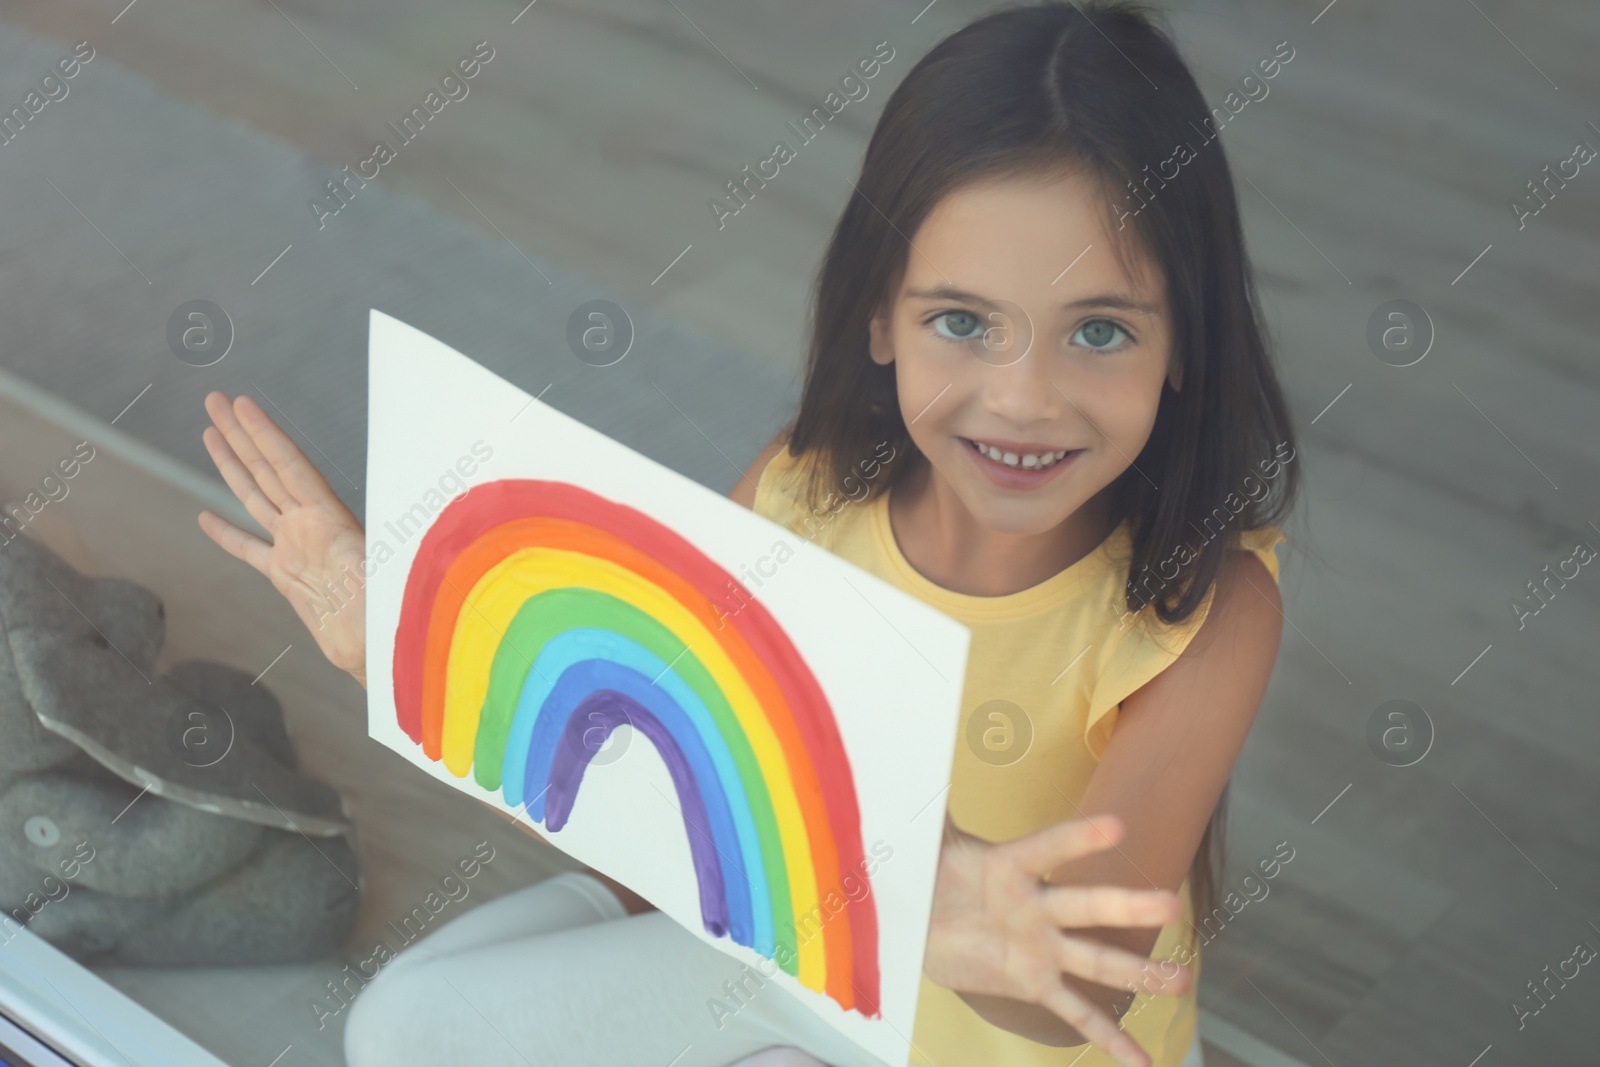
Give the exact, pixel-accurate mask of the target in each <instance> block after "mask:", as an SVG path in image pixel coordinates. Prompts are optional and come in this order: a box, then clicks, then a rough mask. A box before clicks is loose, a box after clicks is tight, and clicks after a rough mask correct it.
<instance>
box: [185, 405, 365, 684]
mask: <svg viewBox="0 0 1600 1067" xmlns="http://www.w3.org/2000/svg"><path fill="white" fill-rule="evenodd" d="M206 413H207V414H208V415H210V416H211V421H212V423H213V425H211V426H208V427H206V430H205V433H204V434H203V435H202V438H203V440H204V441H205V445H206V451H207V452H209V453H210V454H211V460H212V462H214V463H215V464H216V465H217V471H218V472H219V473H221V475H222V478H223V480H224V481H225V482H227V483H228V488H229V489H232V490H233V495H234V496H236V497H238V498H239V502H240V503H241V504H243V505H244V507H245V510H246V511H248V512H249V513H250V515H251V517H252V518H254V519H255V520H256V521H257V522H259V523H260V524H261V525H262V526H263V527H265V528H266V530H267V532H268V533H269V534H271V535H272V540H271V541H270V542H268V541H263V540H262V539H261V538H259V537H257V536H255V535H254V534H252V533H249V532H247V531H245V530H241V529H240V528H239V527H237V526H235V525H234V524H233V523H231V522H229V521H227V520H226V519H224V518H222V517H221V516H220V515H217V514H216V513H215V512H211V511H202V512H201V513H200V528H201V529H202V530H204V531H205V532H206V536H208V537H210V538H211V539H212V540H213V541H215V542H216V543H217V544H219V545H221V546H222V547H223V549H225V550H226V551H227V552H228V553H229V554H231V555H233V556H236V557H238V558H239V559H242V560H244V561H245V562H246V563H248V564H250V566H252V567H254V568H255V569H256V570H258V571H260V572H261V573H262V574H264V575H266V576H267V577H268V578H270V579H271V580H272V584H273V585H274V586H276V587H277V589H278V592H280V593H282V594H283V595H284V598H285V599H286V600H288V601H289V604H290V606H292V607H293V608H294V610H295V614H297V615H299V616H300V620H301V621H302V622H304V623H305V624H306V628H307V629H308V630H310V631H311V636H312V637H313V638H314V639H315V640H316V642H317V646H318V647H319V648H321V649H322V653H323V655H325V656H327V657H328V660H329V662H331V663H332V664H333V665H334V666H335V667H338V668H339V669H341V670H344V671H348V672H349V673H350V675H351V676H352V677H354V678H355V679H356V681H358V682H360V683H361V684H362V685H363V686H365V685H366V684H367V628H366V614H367V611H366V608H367V596H366V578H365V573H364V571H363V569H362V564H363V562H364V560H365V558H366V533H365V531H363V530H362V528H361V523H360V522H358V521H357V520H356V517H355V514H354V513H353V512H352V511H351V510H350V509H349V508H347V507H345V506H344V502H343V501H341V500H340V499H339V498H338V496H336V495H335V494H334V492H333V489H332V488H330V487H329V485H328V482H327V479H325V478H323V476H322V475H321V473H320V472H318V470H317V468H316V467H314V466H312V464H311V461H310V460H308V459H307V458H306V456H305V453H304V452H301V451H300V449H299V447H298V446H296V445H295V443H294V441H293V440H292V439H290V437H289V436H288V435H287V434H285V433H284V432H283V431H282V430H280V429H279V428H278V426H277V424H276V423H274V422H273V421H272V419H271V418H269V417H268V416H267V413H266V412H264V411H262V410H261V408H260V406H259V405H257V404H256V402H255V401H254V400H251V399H250V398H249V397H248V396H243V395H241V396H239V397H238V398H237V399H235V400H233V401H231V402H230V401H229V400H228V397H227V396H226V395H225V394H223V393H212V394H210V395H209V396H207V397H206Z"/></svg>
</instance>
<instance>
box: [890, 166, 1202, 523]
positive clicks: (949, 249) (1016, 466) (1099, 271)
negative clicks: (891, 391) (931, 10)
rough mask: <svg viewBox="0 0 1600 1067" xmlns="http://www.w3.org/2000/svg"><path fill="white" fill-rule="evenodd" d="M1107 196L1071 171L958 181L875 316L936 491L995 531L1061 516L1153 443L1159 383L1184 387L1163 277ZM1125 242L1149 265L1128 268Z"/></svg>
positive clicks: (1131, 254)
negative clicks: (1134, 271) (1116, 249)
mask: <svg viewBox="0 0 1600 1067" xmlns="http://www.w3.org/2000/svg"><path fill="white" fill-rule="evenodd" d="M1101 203H1102V201H1100V200H1098V199H1097V194H1096V192H1095V190H1094V188H1093V186H1092V185H1090V184H1089V182H1087V181H1086V180H1084V179H1083V178H1080V177H1078V176H1076V175H1071V174H1066V175H1063V176H1061V177H1056V178H1050V179H1046V178H1034V179H1024V178H1006V179H991V180H987V181H982V182H975V183H972V184H970V185H968V186H964V187H962V188H960V189H958V190H956V191H955V192H953V193H951V194H949V195H948V196H946V197H945V198H944V199H943V200H942V201H940V202H939V204H937V205H936V206H935V208H934V210H933V211H932V212H930V213H929V215H928V217H927V219H926V220H925V221H924V222H923V224H922V226H921V228H920V229H918V230H917V232H916V234H915V235H914V236H913V237H912V238H911V248H910V249H909V250H908V252H907V263H906V270H905V277H904V279H903V280H902V281H901V283H900V287H899V290H898V291H897V292H896V293H894V294H893V296H892V298H891V301H890V304H889V307H888V308H886V309H883V310H880V312H879V313H878V315H877V316H876V317H874V319H873V320H872V324H871V353H872V358H873V360H874V361H875V362H877V363H881V364H889V363H893V364H895V368H896V369H895V382H896V388H897V391H898V393H899V399H900V411H901V414H902V416H903V417H904V419H905V422H906V425H907V426H908V428H909V429H910V432H911V439H912V440H913V441H915V442H916V445H917V447H918V448H919V449H920V450H921V451H922V454H923V455H924V456H926V457H927V459H928V462H929V464H930V465H931V467H932V474H933V479H934V482H935V483H936V488H942V489H944V490H946V494H945V495H948V494H949V493H953V494H954V496H955V497H956V498H957V499H958V500H959V501H960V502H961V503H962V504H963V505H964V506H965V507H966V510H967V511H968V512H969V513H970V514H971V515H972V517H973V518H974V519H976V520H977V521H978V523H979V524H980V525H982V526H984V527H986V528H989V529H991V530H994V531H996V532H999V533H1005V534H1011V535H1017V536H1027V535H1032V534H1040V533H1044V532H1047V531H1049V530H1052V529H1054V528H1056V527H1057V526H1059V525H1060V524H1061V523H1062V522H1064V521H1065V520H1066V519H1067V518H1068V517H1069V516H1071V515H1072V514H1073V513H1074V512H1076V511H1077V510H1078V509H1079V508H1081V507H1082V506H1083V505H1084V504H1085V503H1086V502H1087V501H1089V500H1090V498H1092V497H1093V496H1094V495H1095V494H1096V493H1098V492H1099V491H1100V490H1102V489H1104V488H1105V487H1106V486H1107V485H1109V484H1110V483H1111V482H1112V480H1113V479H1115V478H1116V477H1117V476H1118V475H1119V474H1121V473H1122V472H1123V471H1124V470H1126V469H1127V468H1128V467H1129V466H1131V465H1132V463H1133V462H1134V460H1135V458H1136V457H1137V456H1138V455H1139V452H1140V450H1141V449H1142V448H1144V444H1145V441H1147V440H1148V439H1149V437H1150V431H1151V429H1152V428H1153V427H1154V426H1155V419H1156V407H1157V404H1158V402H1159V401H1160V398H1161V387H1162V383H1163V381H1170V382H1171V384H1172V386H1173V388H1174V389H1176V388H1178V387H1179V386H1180V385H1181V379H1180V376H1179V374H1178V369H1177V366H1176V360H1175V359H1174V358H1173V355H1172V344H1171V328H1170V322H1169V315H1168V311H1167V301H1166V288H1165V282H1164V280H1163V279H1162V278H1161V277H1160V271H1158V270H1155V269H1152V267H1151V266H1149V265H1145V264H1143V260H1142V259H1141V253H1140V251H1139V250H1138V249H1137V248H1134V247H1132V246H1131V241H1132V231H1131V230H1127V229H1124V230H1122V231H1120V232H1119V231H1117V230H1116V229H1115V227H1114V226H1112V227H1111V228H1109V229H1108V227H1107V224H1106V222H1105V219H1104V216H1103V211H1102V208H1101ZM1118 240H1126V241H1130V247H1129V249H1128V258H1129V259H1130V261H1132V262H1135V263H1139V264H1141V265H1143V266H1144V269H1143V271H1142V276H1141V277H1137V278H1132V277H1129V276H1128V275H1127V274H1126V273H1124V271H1123V270H1122V268H1121V267H1120V266H1119V264H1118V262H1117V257H1116V256H1115V255H1114V254H1113V251H1112V242H1114V241H1118ZM1063 453H1065V455H1063ZM997 457H998V458H997Z"/></svg>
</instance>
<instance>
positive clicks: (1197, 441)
mask: <svg viewBox="0 0 1600 1067" xmlns="http://www.w3.org/2000/svg"><path fill="white" fill-rule="evenodd" d="M1208 133H1209V136H1210V138H1211V139H1207V135H1208ZM1217 136H1218V134H1217V131H1216V129H1215V126H1214V124H1213V119H1212V114H1211V110H1210V109H1209V107H1208V106H1207V104H1206V102H1205V100H1204V98H1203V97H1202V96H1201V94H1200V90H1199V88H1198V87H1197V86H1196V85H1195V81H1194V78H1193V76H1192V75H1191V74H1190V72H1189V69H1188V67H1187V66H1186V65H1185V64H1184V61H1183V59H1182V58H1181V57H1180V56H1179V54H1178V50H1177V48H1176V46H1175V45H1174V44H1173V42H1172V40H1171V38H1170V36H1169V34H1168V33H1167V31H1166V30H1165V29H1164V28H1160V27H1158V26H1157V25H1156V24H1155V16H1154V15H1153V14H1152V13H1151V12H1150V10H1149V9H1148V8H1146V6H1145V5H1143V4H1142V3H1138V2H1134V0H1099V2H1095V0H1086V2H1082V3H1071V2H1068V3H1057V2H1047V3H1039V4H1032V5H1028V6H1018V7H1012V8H1007V9H1004V10H1001V11H998V12H995V13H993V14H990V15H987V16H985V17H983V18H980V19H978V20H977V21H975V22H973V23H971V24H970V25H967V26H965V27H964V28H962V29H960V30H958V31H957V32H955V33H953V34H951V35H950V36H949V37H946V38H945V39H944V40H942V41H940V42H939V43H938V44H937V45H935V46H934V48H933V50H932V51H930V52H929V53H928V54H927V55H926V56H924V57H923V58H922V59H921V60H920V61H919V62H918V63H917V64H916V65H915V66H914V67H913V68H912V69H911V71H910V72H909V73H907V75H906V76H905V79H904V80H903V81H902V82H901V83H900V84H899V85H898V86H897V87H896V88H895V90H894V92H893V94H891V95H890V97H889V99H888V100H887V101H886V102H885V104H884V109H883V114H882V115H881V116H880V117H879V119H878V123H877V126H876V128H875V129H874V130H873V133H872V140H871V142H870V143H869V144H868V146H867V153H866V158H865V160H864V161H863V163H862V167H861V175H860V178H859V180H858V181H857V182H856V183H855V191H854V193H853V195H851V197H850V199H849V202H848V203H847V204H846V206H845V209H844V213H843V215H842V216H841V217H840V219H839V222H838V225H837V226H836V227H835V229H834V232H833V237H832V240H831V241H830V243H829V245H828V249H827V252H826V254H825V255H824V257H823V261H822V264H821V267H820V269H819V271H818V274H817V277H816V279H815V282H814V286H813V290H812V294H811V295H812V322H811V343H810V350H809V353H808V357H807V366H806V377H805V385H804V388H803V391H802V395H801V402H800V410H799V414H798V417H797V418H796V420H795V423H794V425H793V428H792V431H791V434H790V438H789V445H788V447H789V451H790V453H791V454H792V455H794V456H796V457H804V456H808V455H809V456H810V457H812V460H813V462H812V463H811V464H810V469H811V481H810V485H809V490H810V492H811V494H812V497H813V499H819V498H820V496H821V494H822V493H823V492H825V491H826V490H827V489H829V488H830V487H832V486H836V485H840V484H848V483H847V482H846V479H847V478H849V477H850V476H851V475H852V474H853V473H854V465H855V464H856V463H857V462H858V461H860V460H862V459H863V458H864V457H867V456H870V455H872V454H873V452H874V449H875V447H876V446H877V445H878V443H879V442H882V441H888V442H890V443H891V444H892V445H893V446H894V449H895V452H894V455H895V459H894V460H893V461H892V462H891V463H890V464H889V465H888V467H887V468H886V473H885V475H884V476H883V477H879V478H876V479H874V480H873V481H872V482H870V483H869V489H868V496H869V497H870V496H876V495H877V494H879V493H882V492H887V491H888V490H889V489H890V488H892V487H893V486H894V485H895V484H897V483H898V482H900V481H901V480H902V479H903V477H904V476H905V475H906V474H907V473H908V472H910V471H911V470H912V464H911V463H910V462H908V457H910V456H911V455H913V454H914V453H915V445H914V444H913V443H912V441H911V438H910V436H909V434H908V432H907V429H906V425H905V421H904V419H903V418H902V416H901V413H900V410H899V404H898V402H897V399H896V393H895V379H894V375H895V369H894V365H893V364H890V365H888V366H882V365H879V364H877V363H874V362H873V361H872V359H871V358H870V356H869V355H868V323H869V321H870V319H871V317H872V314H873V312H874V311H875V310H876V309H878V308H879V307H883V306H887V304H888V302H889V301H890V300H891V299H892V297H893V295H894V293H895V292H896V291H897V289H898V286H899V283H900V280H901V278H902V277H903V271H904V269H905V265H906V260H907V255H908V249H909V241H910V239H911V238H912V237H913V236H914V235H915V234H916V232H917V230H918V228H919V226H920V225H921V224H922V222H923V220H924V219H926V218H927V216H928V214H929V212H930V211H931V210H932V209H933V208H934V206H935V205H936V204H937V203H938V202H939V201H940V200H941V199H942V198H943V197H945V196H947V195H949V194H950V193H951V192H953V191H954V190H956V189H958V188H960V187H962V186H964V185H966V184H968V183H970V182H974V181H977V180H980V179H992V178H998V177H1006V176H1014V177H1023V176H1030V175H1038V174H1051V173H1059V172H1061V171H1063V170H1071V171H1073V172H1076V173H1078V174H1082V175H1086V176H1088V177H1089V178H1090V179H1091V180H1092V181H1093V182H1094V184H1095V187H1096V188H1097V189H1099V190H1100V191H1101V192H1102V193H1103V194H1104V198H1105V205H1104V206H1105V209H1106V211H1107V212H1108V217H1109V220H1110V222H1111V223H1114V224H1115V226H1113V229H1114V230H1115V229H1117V228H1121V227H1126V228H1127V229H1128V230H1129V231H1130V236H1131V238H1132V239H1131V241H1129V242H1119V243H1118V255H1119V257H1121V258H1122V259H1123V262H1124V265H1125V266H1132V267H1133V268H1135V269H1136V268H1137V267H1138V263H1132V264H1130V263H1129V260H1128V257H1127V255H1126V252H1125V250H1124V249H1122V248H1121V245H1123V244H1127V245H1131V246H1134V247H1137V248H1138V249H1139V250H1140V251H1141V252H1143V253H1144V256H1145V258H1146V261H1148V262H1152V263H1154V264H1156V265H1157V266H1158V267H1159V269H1160V270H1161V271H1162V273H1163V275H1164V277H1165V280H1166V284H1167V300H1168V309H1169V312H1170V315H1171V323H1172V343H1173V346H1174V349H1175V352H1176V355H1177V358H1178V359H1179V361H1180V363H1181V366H1182V375H1183V377H1182V381H1181V385H1182V388H1181V390H1179V391H1176V392H1174V391H1173V389H1172V388H1171V386H1170V385H1168V384H1163V386H1162V393H1161V399H1160V403H1159V406H1158V408H1157V414H1156V422H1155V427H1154V429H1153V430H1152V432H1151V435H1150V440H1149V441H1148V442H1147V443H1146V445H1145V447H1144V449H1143V451H1141V452H1140V453H1139V455H1138V456H1137V457H1136V458H1135V459H1134V461H1133V462H1134V464H1135V465H1136V466H1137V470H1135V469H1134V467H1130V468H1129V469H1128V470H1126V471H1124V472H1123V474H1122V475H1120V476H1119V477H1118V478H1117V479H1116V480H1115V481H1113V482H1112V483H1111V485H1110V486H1108V487H1107V488H1106V490H1105V492H1106V499H1107V502H1108V503H1109V504H1110V507H1111V519H1112V522H1113V524H1117V523H1121V522H1123V521H1124V520H1125V521H1126V522H1127V523H1128V527H1129V531H1130V533H1131V535H1132V556H1131V558H1130V559H1129V560H1128V561H1127V564H1128V571H1127V573H1128V576H1129V577H1128V581H1127V585H1126V588H1125V596H1126V600H1127V604H1128V609H1129V611H1132V612H1136V613H1137V616H1136V617H1138V618H1140V619H1141V621H1143V620H1146V619H1147V618H1148V616H1149V615H1150V614H1151V612H1146V611H1144V610H1142V609H1144V608H1145V607H1147V606H1149V607H1150V608H1151V609H1152V611H1153V613H1154V615H1155V616H1156V617H1157V618H1159V620H1160V621H1161V622H1163V623H1169V624H1170V623H1176V622H1180V621H1182V620H1184V619H1187V618H1188V617H1189V616H1190V615H1191V614H1192V613H1193V612H1194V611H1195V609H1196V608H1197V607H1199V606H1200V604H1201V603H1202V601H1203V600H1204V598H1205V596H1206V595H1207V593H1208V592H1209V591H1210V589H1211V588H1212V586H1213V585H1214V584H1215V582H1216V579H1217V575H1218V572H1219V571H1220V569H1221V566H1222V564H1223V561H1224V558H1225V556H1226V553H1227V550H1228V549H1230V548H1236V547H1238V546H1239V535H1240V534H1241V533H1242V532H1243V531H1245V530H1254V529H1259V528H1261V527H1263V526H1267V525H1270V524H1274V523H1276V522H1278V521H1279V520H1280V519H1281V518H1282V517H1283V516H1285V515H1287V514H1288V512H1289V510H1290V508H1291V506H1292V503H1293V500H1294V498H1295V495H1296V492H1297V490H1298V487H1299V484H1300V477H1299V466H1298V465H1295V464H1293V463H1290V462H1287V461H1285V462H1284V464H1283V465H1282V466H1281V470H1280V471H1279V473H1281V475H1282V476H1281V477H1276V476H1275V475H1273V476H1267V477H1266V479H1265V481H1266V483H1267V492H1266V493H1264V494H1262V495H1261V496H1260V497H1259V498H1257V497H1256V495H1255V493H1254V492H1253V491H1252V492H1251V493H1250V494H1249V496H1250V499H1248V500H1243V497H1241V492H1242V491H1243V490H1242V488H1241V487H1243V486H1244V485H1245V479H1246V478H1247V477H1256V480H1257V482H1258V483H1259V482H1261V481H1262V479H1261V478H1259V477H1257V469H1256V464H1258V463H1260V464H1262V465H1263V468H1265V465H1266V464H1267V463H1268V462H1269V461H1270V458H1271V457H1272V456H1273V455H1274V454H1275V453H1276V454H1277V456H1278V458H1279V459H1280V460H1282V459H1283V454H1282V452H1281V450H1282V449H1285V448H1287V449H1288V450H1289V451H1288V456H1289V458H1290V459H1291V460H1292V458H1293V455H1294V451H1293V450H1294V432H1293V429H1292V427H1291V425H1290V420H1289V412H1288V408H1287V405H1286V404H1285V401H1284V397H1283V392H1282V390H1281V388H1280V386H1279V383H1278V378H1277V373H1276V371H1275V370H1274V368H1273V364H1272V360H1271V357H1270V355H1269V350H1268V343H1267V338H1266V332H1265V328H1264V326H1263V324H1262V322H1261V321H1260V319H1259V317H1258V304H1257V300H1256V296H1255V283H1254V279H1253V277H1252V273H1251V269H1250V264H1249V261H1248V259H1247V258H1246V255H1245V247H1244V235H1243V232H1242V229H1241V226H1240V222H1239V207H1238V203H1237V200H1236V199H1235V195H1234V186H1233V178H1232V175H1231V172H1230V170H1229V167H1228V161H1227V156H1226V153H1225V152H1224V151H1223V147H1222V144H1221V142H1220V141H1219V140H1216V137H1217ZM1179 145H1184V146H1186V147H1187V149H1188V153H1189V156H1190V157H1191V158H1186V159H1185V160H1184V162H1183V163H1182V164H1181V166H1179V168H1178V171H1177V173H1176V174H1171V173H1163V172H1165V171H1167V170H1168V167H1167V166H1166V164H1170V163H1172V162H1174V156H1175V153H1176V150H1177V146H1179ZM1136 186H1137V189H1136V188H1135V187H1136ZM1156 486H1159V489H1158V488H1156ZM1230 499H1234V500H1243V504H1244V506H1243V507H1242V508H1235V509H1227V510H1222V511H1221V512H1220V514H1221V515H1223V516H1226V517H1229V518H1236V519H1237V521H1235V522H1224V523H1222V524H1221V528H1220V530H1219V531H1218V532H1217V533H1212V532H1211V531H1212V526H1208V525H1207V520H1208V519H1213V517H1214V516H1216V515H1218V514H1219V509H1222V508H1223V506H1224V503H1225V501H1227V500H1230ZM1213 525H1215V522H1213ZM1202 527H1204V528H1205V531H1206V533H1205V534H1204V535H1202V536H1199V537H1197V536H1195V535H1197V534H1201V531H1202ZM1213 538H1214V539H1213ZM1197 542H1198V544H1197ZM1180 544H1187V545H1190V546H1191V551H1192V552H1193V559H1191V560H1189V561H1188V562H1187V563H1186V564H1185V565H1184V566H1182V567H1181V568H1180V569H1179V572H1178V573H1177V574H1165V575H1164V577H1165V578H1168V579H1173V581H1171V582H1170V584H1169V582H1167V581H1164V580H1162V578H1161V577H1158V578H1157V579H1156V583H1155V584H1156V588H1155V589H1154V590H1151V588H1150V577H1149V572H1152V571H1154V572H1157V573H1158V574H1159V573H1161V567H1162V566H1163V563H1164V562H1166V563H1170V562H1171V560H1172V557H1173V555H1174V553H1175V552H1177V551H1178V546H1179V545H1180ZM1195 549H1197V551H1195ZM1136 576H1139V577H1142V578H1143V584H1142V588H1141V587H1140V586H1138V585H1136V580H1135V578H1136ZM1147 598H1148V601H1147ZM1226 796H1227V793H1226V789H1224V792H1223V796H1222V798H1221V799H1220V800H1219V802H1218V804H1217V806H1216V808H1215V809H1214V811H1213V813H1212V816H1211V821H1210V822H1209V823H1208V825H1207V827H1206V831H1205V835H1204V836H1203V837H1202V839H1201V842H1200V847H1199V850H1198V852H1197V854H1196V856H1195V862H1194V866H1193V869H1192V871H1191V888H1192V889H1193V895H1194V904H1195V914H1196V916H1203V915H1207V914H1209V913H1210V911H1211V909H1212V907H1213V906H1214V904H1215V897H1216V886H1217V880H1218V868H1219V867H1220V859H1221V838H1222V819H1223V813H1224V811H1225V802H1226Z"/></svg>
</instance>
